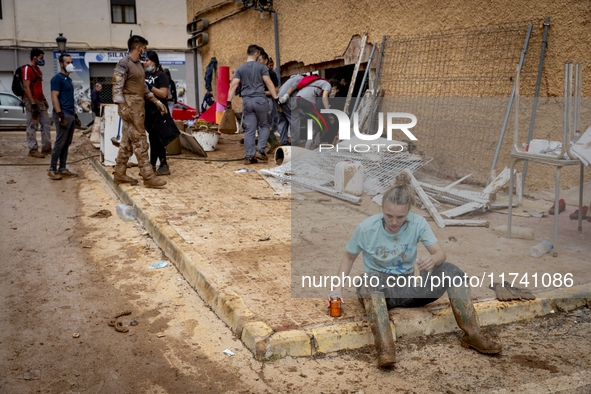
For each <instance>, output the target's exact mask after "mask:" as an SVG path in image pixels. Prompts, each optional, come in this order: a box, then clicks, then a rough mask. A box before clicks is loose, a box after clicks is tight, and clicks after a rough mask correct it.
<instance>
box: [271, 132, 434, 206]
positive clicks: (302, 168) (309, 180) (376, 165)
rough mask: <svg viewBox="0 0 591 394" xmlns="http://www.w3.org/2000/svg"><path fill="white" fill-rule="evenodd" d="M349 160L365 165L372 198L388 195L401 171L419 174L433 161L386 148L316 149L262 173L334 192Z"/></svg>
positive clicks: (366, 188) (365, 181) (367, 190)
mask: <svg viewBox="0 0 591 394" xmlns="http://www.w3.org/2000/svg"><path fill="white" fill-rule="evenodd" d="M354 142H355V141H352V142H351V143H354ZM345 160H351V161H359V162H361V163H362V164H363V191H364V192H365V193H366V194H369V195H376V194H378V193H382V192H384V191H385V190H386V189H387V188H388V187H390V186H392V184H393V183H394V179H395V178H396V175H398V174H399V173H400V172H402V171H404V170H409V171H411V172H413V171H416V170H417V169H419V168H421V167H422V166H424V165H425V164H426V163H428V162H429V161H431V159H425V158H423V157H421V156H418V155H414V154H409V153H408V152H400V153H392V152H388V151H387V150H385V149H381V150H380V151H377V150H376V149H373V150H372V151H369V152H363V153H357V152H347V151H341V152H320V151H319V150H318V149H316V150H315V151H312V152H310V153H309V154H307V155H304V156H300V157H297V158H296V159H294V160H293V161H290V162H288V163H286V164H283V165H281V166H279V167H275V168H270V169H268V170H261V171H260V172H261V173H263V174H265V175H271V176H273V177H276V178H278V179H281V180H283V181H293V182H294V183H295V184H297V185H298V186H301V187H304V188H308V189H310V190H317V187H321V188H331V189H332V188H333V187H334V178H335V167H336V165H337V163H339V162H342V161H345Z"/></svg>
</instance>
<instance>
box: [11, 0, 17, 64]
mask: <svg viewBox="0 0 591 394" xmlns="http://www.w3.org/2000/svg"><path fill="white" fill-rule="evenodd" d="M12 24H13V27H14V68H13V70H16V69H17V68H18V49H17V48H18V42H17V40H16V32H17V30H16V0H12Z"/></svg>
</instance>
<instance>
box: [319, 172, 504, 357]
mask: <svg viewBox="0 0 591 394" xmlns="http://www.w3.org/2000/svg"><path fill="white" fill-rule="evenodd" d="M382 201H383V203H382V213H381V214H377V215H374V216H370V217H369V218H367V219H365V220H364V221H363V222H361V223H360V224H359V225H358V226H357V228H356V229H355V232H354V233H353V236H352V237H351V239H350V240H349V242H348V243H347V246H346V248H345V249H346V251H345V255H344V256H343V259H342V261H341V264H340V266H339V272H338V275H339V277H341V275H345V276H347V275H349V272H350V271H351V267H352V266H353V262H354V261H355V259H356V258H357V256H358V255H359V253H360V252H362V251H363V268H364V271H365V272H366V273H367V276H368V284H369V283H371V285H369V287H358V288H357V294H358V296H359V298H360V300H361V301H362V304H364V306H365V308H366V311H367V314H368V317H369V322H370V326H371V329H372V332H373V334H374V337H375V343H376V348H377V350H378V365H379V366H380V367H385V366H390V365H392V364H393V363H395V362H396V357H395V346H394V341H393V337H392V331H391V330H390V325H389V320H388V312H387V310H388V309H392V308H396V307H402V308H411V307H418V306H423V305H426V304H428V303H430V302H433V301H435V300H437V299H438V298H440V297H441V296H443V294H444V293H445V292H446V291H447V295H448V297H449V301H450V304H451V308H452V310H453V313H454V316H455V318H456V322H457V323H458V326H459V327H460V328H461V329H462V330H463V331H464V332H465V334H464V336H463V337H462V339H461V344H462V345H463V346H465V347H467V348H474V349H476V350H477V351H479V352H481V353H487V354H497V353H500V352H501V346H500V345H498V344H497V343H494V342H492V341H491V340H490V339H487V338H486V337H485V336H484V334H482V332H481V331H480V326H479V324H478V318H477V315H476V311H475V310H474V306H473V304H472V295H471V292H470V288H469V287H468V285H467V283H465V279H464V273H463V272H462V270H460V269H459V268H458V267H456V266H455V265H453V264H450V263H446V262H445V259H446V255H445V252H444V251H443V248H442V247H441V245H440V244H439V242H437V238H435V235H434V234H433V231H432V230H431V228H430V227H429V225H428V224H427V221H426V220H425V219H424V218H423V217H421V216H419V215H416V214H414V213H412V212H410V207H411V205H412V204H414V202H415V197H414V190H413V189H412V188H411V186H410V175H408V174H407V173H405V172H403V173H400V174H399V175H398V176H397V177H396V182H395V184H394V186H393V187H392V188H390V189H389V190H388V191H387V192H386V193H384V195H383V200H382ZM418 242H422V243H423V245H425V247H426V248H427V250H428V251H429V253H430V254H431V255H430V256H428V257H422V258H420V259H419V260H418V261H417V262H416V266H417V268H419V269H420V270H421V275H420V278H421V279H420V280H418V279H417V280H416V281H415V280H414V279H415V278H418V277H413V276H412V275H413V271H414V262H415V260H416V259H417V244H418ZM402 276H404V277H405V278H401V277H402ZM434 277H438V279H439V280H438V281H435V280H433V278H434ZM371 278H374V279H373V280H371ZM441 278H445V280H442V281H440V279H441ZM448 278H449V279H448ZM454 278H455V280H454ZM399 279H404V280H399ZM430 279H431V280H430ZM417 282H418V283H417ZM438 282H439V283H438ZM398 284H401V286H398ZM341 290H342V288H339V289H337V290H335V291H334V292H332V293H331V294H330V295H329V300H330V296H331V295H336V296H339V297H341V298H342V295H341V294H342V293H341Z"/></svg>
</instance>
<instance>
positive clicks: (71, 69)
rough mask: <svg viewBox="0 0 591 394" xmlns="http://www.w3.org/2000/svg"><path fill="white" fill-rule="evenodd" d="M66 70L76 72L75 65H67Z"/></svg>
mask: <svg viewBox="0 0 591 394" xmlns="http://www.w3.org/2000/svg"><path fill="white" fill-rule="evenodd" d="M66 72H67V73H73V72H74V65H73V64H72V63H70V64H68V65H67V66H66Z"/></svg>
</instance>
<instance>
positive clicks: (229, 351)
mask: <svg viewBox="0 0 591 394" xmlns="http://www.w3.org/2000/svg"><path fill="white" fill-rule="evenodd" d="M224 353H225V354H226V355H228V356H233V355H234V352H232V351H231V350H230V349H226V350H224Z"/></svg>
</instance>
